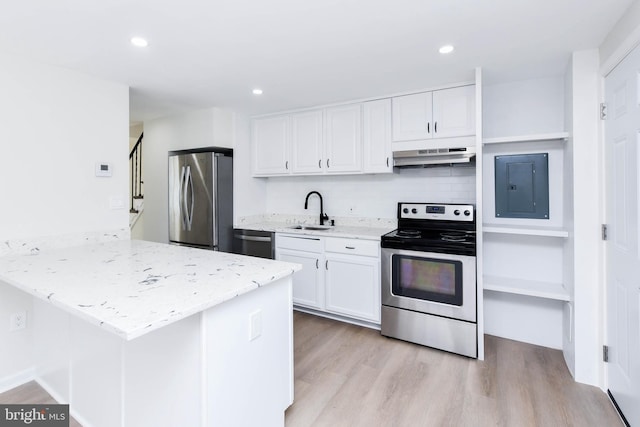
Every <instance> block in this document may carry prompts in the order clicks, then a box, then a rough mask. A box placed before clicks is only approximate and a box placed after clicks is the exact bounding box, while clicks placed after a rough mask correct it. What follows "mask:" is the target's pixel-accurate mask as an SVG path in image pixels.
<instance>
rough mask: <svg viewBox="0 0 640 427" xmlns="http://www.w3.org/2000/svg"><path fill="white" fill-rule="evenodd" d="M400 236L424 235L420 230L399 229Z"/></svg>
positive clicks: (417, 236) (418, 236) (414, 237)
mask: <svg viewBox="0 0 640 427" xmlns="http://www.w3.org/2000/svg"><path fill="white" fill-rule="evenodd" d="M396 234H397V235H398V237H406V238H408V239H418V238H420V236H421V235H422V233H420V231H418V230H398V231H397V233H396Z"/></svg>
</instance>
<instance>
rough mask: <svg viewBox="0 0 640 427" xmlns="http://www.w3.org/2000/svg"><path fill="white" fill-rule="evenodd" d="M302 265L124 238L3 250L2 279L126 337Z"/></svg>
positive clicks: (170, 321) (234, 295)
mask: <svg viewBox="0 0 640 427" xmlns="http://www.w3.org/2000/svg"><path fill="white" fill-rule="evenodd" d="M300 268H301V267H300V266H299V265H298V264H291V263H286V262H280V261H272V260H265V259H261V258H254V257H247V256H242V255H235V254H228V253H223V252H212V251H206V250H202V249H193V248H187V247H180V246H174V245H167V244H160V243H152V242H145V241H138V240H127V241H116V242H108V243H99V244H92V245H87V246H78V247H71V248H65V249H55V250H50V251H41V252H40V253H37V254H35V255H20V256H4V257H0V282H5V283H7V284H9V285H12V286H15V287H16V288H18V289H20V290H22V291H24V292H27V293H29V294H31V295H33V296H35V297H37V298H40V299H42V300H45V301H48V302H49V303H51V304H53V305H54V306H56V307H59V308H61V309H62V310H64V311H66V312H68V313H70V314H73V315H75V316H77V317H80V318H83V319H85V320H87V321H89V322H91V323H93V324H94V325H97V326H99V327H100V328H102V329H105V330H108V331H110V332H113V333H115V334H117V335H118V336H120V337H121V338H123V339H125V340H131V339H134V338H137V337H139V336H142V335H144V334H146V333H148V332H150V331H153V330H156V329H158V328H161V327H163V326H165V325H168V324H171V323H174V322H177V321H178V320H181V319H184V318H186V317H188V316H190V315H192V314H195V313H198V312H201V311H203V310H206V309H208V308H210V307H213V306H215V305H218V304H220V303H223V302H225V301H228V300H231V299H233V298H235V297H236V296H239V295H242V294H245V293H248V292H250V291H252V290H254V289H257V288H259V287H262V286H264V285H268V284H269V283H271V282H274V281H276V280H278V279H280V278H283V277H285V276H288V275H291V274H292V273H293V272H295V271H297V270H299V269H300Z"/></svg>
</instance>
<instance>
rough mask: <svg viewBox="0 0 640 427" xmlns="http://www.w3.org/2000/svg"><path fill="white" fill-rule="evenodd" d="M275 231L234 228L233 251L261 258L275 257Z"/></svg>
mask: <svg viewBox="0 0 640 427" xmlns="http://www.w3.org/2000/svg"><path fill="white" fill-rule="evenodd" d="M275 247H276V239H275V233H273V232H271V231H257V230H245V229H240V228H234V230H233V252H234V253H236V254H240V255H250V256H255V257H260V258H268V259H275V257H276V250H275Z"/></svg>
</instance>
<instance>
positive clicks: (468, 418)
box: [0, 312, 622, 427]
mask: <svg viewBox="0 0 640 427" xmlns="http://www.w3.org/2000/svg"><path fill="white" fill-rule="evenodd" d="M294 333H295V336H294V340H295V341H294V346H295V350H294V351H295V403H294V404H293V405H292V406H291V407H290V408H289V409H288V410H287V412H286V427H311V426H331V427H341V426H349V427H351V426H364V427H383V426H394V427H401V426H407V427H418V426H438V427H439V426H473V427H480V426H506V427H511V426H518V427H520V426H544V427H547V426H581V427H582V426H598V427H604V426H622V423H621V422H620V420H619V419H618V416H617V414H616V412H615V410H614V409H613V407H612V406H611V404H610V402H609V400H608V399H607V397H606V395H605V394H604V393H603V392H602V391H601V390H600V389H597V388H595V387H590V386H586V385H583V384H578V383H576V382H574V381H573V379H572V378H571V375H570V374H569V371H568V370H567V367H566V365H565V363H564V360H563V358H562V353H561V352H560V351H558V350H551V349H548V348H543V347H537V346H534V345H529V344H524V343H520V342H516V341H510V340H506V339H502V338H496V337H492V336H487V337H486V340H485V360H484V361H482V362H479V361H477V360H473V359H468V358H466V357H462V356H456V355H453V354H449V353H445V352H442V351H438V350H433V349H429V348H426V347H422V346H418V345H415V344H409V343H405V342H403V341H398V340H394V339H390V338H385V337H382V336H381V335H380V333H379V332H378V331H374V330H371V329H367V328H361V327H358V326H353V325H349V324H346V323H341V322H336V321H333V320H329V319H324V318H321V317H316V316H312V315H308V314H303V313H298V312H295V313H294ZM0 402H1V403H45V404H46V403H55V401H54V400H53V399H52V398H51V396H50V395H49V394H48V393H47V392H46V391H44V390H43V389H42V388H41V387H40V386H38V385H37V384H36V383H35V382H31V383H28V384H25V385H23V386H20V387H18V388H15V389H13V390H10V391H8V392H6V393H2V394H0ZM71 426H73V427H80V424H78V423H77V422H76V421H75V420H72V422H71ZM265 427H267V426H265Z"/></svg>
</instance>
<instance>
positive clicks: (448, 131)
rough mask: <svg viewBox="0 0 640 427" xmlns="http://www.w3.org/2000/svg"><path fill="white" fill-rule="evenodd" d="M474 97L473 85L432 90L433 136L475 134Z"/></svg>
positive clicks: (444, 136)
mask: <svg viewBox="0 0 640 427" xmlns="http://www.w3.org/2000/svg"><path fill="white" fill-rule="evenodd" d="M475 99H476V89H475V86H474V85H471V86H462V87H456V88H453V89H443V90H437V91H435V92H433V132H432V133H433V137H434V138H448V137H452V136H468V135H475V133H476V102H475Z"/></svg>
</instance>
